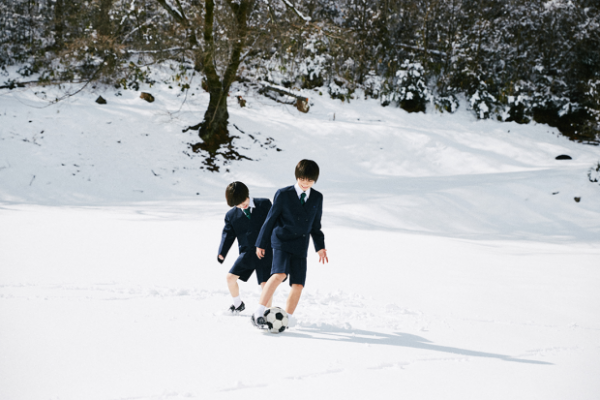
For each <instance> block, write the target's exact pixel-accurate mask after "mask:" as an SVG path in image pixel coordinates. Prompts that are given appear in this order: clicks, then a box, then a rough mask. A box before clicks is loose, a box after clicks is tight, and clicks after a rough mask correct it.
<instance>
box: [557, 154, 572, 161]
mask: <svg viewBox="0 0 600 400" xmlns="http://www.w3.org/2000/svg"><path fill="white" fill-rule="evenodd" d="M556 159H557V160H572V158H571V156H568V155H566V154H561V155H560V156H556Z"/></svg>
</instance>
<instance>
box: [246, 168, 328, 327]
mask: <svg viewBox="0 0 600 400" xmlns="http://www.w3.org/2000/svg"><path fill="white" fill-rule="evenodd" d="M295 175H296V184H295V185H293V186H288V187H285V188H283V189H279V190H278V191H277V193H275V198H274V199H273V207H271V210H270V211H269V215H268V216H267V219H266V220H265V223H264V224H263V226H262V228H261V230H260V233H259V234H258V238H257V239H256V255H257V256H258V258H260V259H262V258H263V257H264V258H266V257H268V253H269V251H268V249H269V248H270V247H272V248H273V268H272V269H271V274H272V275H271V277H270V278H269V280H268V281H267V283H266V284H265V286H264V287H263V290H262V293H261V295H260V299H259V301H258V303H259V305H258V308H257V309H256V311H255V312H254V314H252V317H251V320H252V323H253V324H254V325H255V326H257V327H258V328H264V327H265V323H266V321H265V318H264V312H265V309H266V308H267V307H270V305H269V304H268V302H269V300H270V299H272V297H273V293H275V290H276V289H277V287H278V286H279V285H280V284H281V283H282V282H283V281H285V280H286V279H288V277H289V281H290V286H291V290H290V294H289V296H288V299H287V302H286V306H285V311H286V312H287V313H288V316H289V324H290V326H293V325H294V324H295V319H294V317H293V314H294V311H295V310H296V307H297V306H298V301H299V300H300V295H301V294H302V289H304V285H305V282H306V257H307V253H308V244H309V236H311V237H312V239H313V244H314V246H315V251H316V252H317V253H318V254H319V262H322V263H323V264H325V262H329V259H328V258H327V250H326V249H325V235H323V232H322V231H321V215H322V213H323V195H322V194H321V193H320V192H318V191H316V190H315V189H312V186H313V185H314V184H315V182H316V181H317V179H318V178H319V166H318V165H317V163H316V162H314V161H312V160H302V161H300V162H299V163H298V165H296V170H295Z"/></svg>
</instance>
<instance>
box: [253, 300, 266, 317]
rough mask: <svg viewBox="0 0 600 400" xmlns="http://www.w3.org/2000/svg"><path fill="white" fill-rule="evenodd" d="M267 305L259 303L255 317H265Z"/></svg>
mask: <svg viewBox="0 0 600 400" xmlns="http://www.w3.org/2000/svg"><path fill="white" fill-rule="evenodd" d="M266 308H267V307H265V306H263V305H261V304H259V305H258V308H257V309H256V311H255V312H254V318H255V319H258V317H263V316H264V315H265V309H266Z"/></svg>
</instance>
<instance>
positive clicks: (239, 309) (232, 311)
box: [229, 301, 246, 314]
mask: <svg viewBox="0 0 600 400" xmlns="http://www.w3.org/2000/svg"><path fill="white" fill-rule="evenodd" d="M245 309H246V305H245V304H244V302H243V301H242V304H240V306H239V307H238V308H235V306H234V305H233V304H232V305H231V307H229V311H231V313H232V314H235V313H238V314H239V313H241V312H242V311H244V310H245Z"/></svg>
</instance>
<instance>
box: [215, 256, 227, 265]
mask: <svg viewBox="0 0 600 400" xmlns="http://www.w3.org/2000/svg"><path fill="white" fill-rule="evenodd" d="M224 259H225V257H223V256H222V255H220V254H219V256H218V257H217V261H218V262H219V264H223V260H224Z"/></svg>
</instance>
